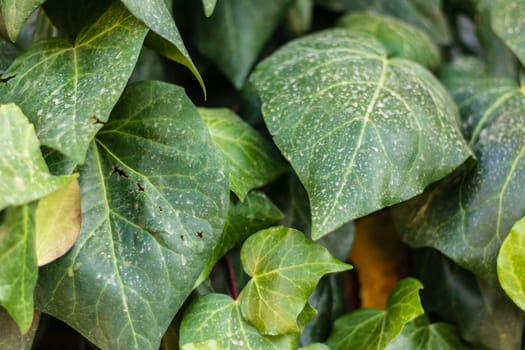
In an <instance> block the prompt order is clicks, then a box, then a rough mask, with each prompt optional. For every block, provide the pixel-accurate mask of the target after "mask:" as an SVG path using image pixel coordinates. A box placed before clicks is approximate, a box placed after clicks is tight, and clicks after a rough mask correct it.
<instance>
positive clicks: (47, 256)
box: [35, 180, 82, 266]
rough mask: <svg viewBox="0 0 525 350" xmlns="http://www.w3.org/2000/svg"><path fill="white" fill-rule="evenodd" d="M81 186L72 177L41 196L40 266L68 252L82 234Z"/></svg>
mask: <svg viewBox="0 0 525 350" xmlns="http://www.w3.org/2000/svg"><path fill="white" fill-rule="evenodd" d="M81 217H82V215H81V208H80V187H79V185H78V181H77V180H73V181H71V182H70V183H69V184H67V185H65V186H63V187H62V188H60V189H58V190H57V191H55V192H52V193H50V194H49V195H47V196H46V197H44V198H42V199H40V201H39V202H38V206H37V209H36V213H35V223H36V233H35V236H36V238H35V240H36V244H35V245H36V256H37V258H38V259H37V260H38V266H42V265H45V264H48V263H50V262H51V261H53V260H56V259H58V258H59V257H61V256H62V255H64V254H66V253H67V251H68V250H69V249H71V247H72V246H73V244H75V242H76V240H77V238H78V235H79V234H80V224H81V221H82V219H81Z"/></svg>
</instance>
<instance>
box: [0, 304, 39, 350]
mask: <svg viewBox="0 0 525 350" xmlns="http://www.w3.org/2000/svg"><path fill="white" fill-rule="evenodd" d="M39 321H40V312H38V311H35V313H34V317H33V323H32V324H31V327H30V328H29V330H28V331H27V333H25V334H22V333H20V330H19V329H18V326H17V325H16V322H15V321H14V320H13V319H12V318H11V317H10V316H9V314H8V313H7V312H6V311H5V310H4V309H2V308H0V328H1V329H2V332H1V333H0V349H2V350H31V348H32V344H33V340H34V338H35V334H36V331H37V329H38V324H39Z"/></svg>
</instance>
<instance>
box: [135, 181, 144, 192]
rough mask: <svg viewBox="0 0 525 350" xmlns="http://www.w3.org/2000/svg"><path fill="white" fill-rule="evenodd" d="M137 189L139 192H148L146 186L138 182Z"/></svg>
mask: <svg viewBox="0 0 525 350" xmlns="http://www.w3.org/2000/svg"><path fill="white" fill-rule="evenodd" d="M137 188H138V191H139V192H146V189H145V188H144V186H142V185H141V184H140V183H138V182H137Z"/></svg>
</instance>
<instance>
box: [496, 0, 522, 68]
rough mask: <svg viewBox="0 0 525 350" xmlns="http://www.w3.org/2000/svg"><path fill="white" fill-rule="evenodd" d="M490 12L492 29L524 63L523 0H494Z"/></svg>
mask: <svg viewBox="0 0 525 350" xmlns="http://www.w3.org/2000/svg"><path fill="white" fill-rule="evenodd" d="M490 12H491V13H490V14H491V23H492V29H493V30H494V32H495V33H496V34H497V35H498V36H499V37H500V38H501V39H502V40H503V41H504V42H505V44H507V46H508V47H510V49H511V50H512V51H513V52H514V53H515V54H516V56H518V59H519V60H520V61H521V64H524V65H525V41H524V40H523V37H524V35H525V19H524V18H523V13H524V12H525V1H523V0H495V1H493V2H492V7H491V11H490Z"/></svg>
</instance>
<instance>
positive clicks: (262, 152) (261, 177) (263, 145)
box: [199, 108, 286, 201]
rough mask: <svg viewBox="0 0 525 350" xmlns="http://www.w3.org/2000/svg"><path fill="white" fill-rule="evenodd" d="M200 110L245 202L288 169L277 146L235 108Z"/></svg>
mask: <svg viewBox="0 0 525 350" xmlns="http://www.w3.org/2000/svg"><path fill="white" fill-rule="evenodd" d="M199 112H200V114H201V116H202V118H203V119H204V122H205V123H206V126H207V127H208V131H209V132H210V134H211V138H212V140H213V142H214V143H215V144H216V145H217V147H218V148H219V150H220V151H221V154H222V155H223V157H224V160H225V162H226V164H227V168H228V171H229V178H230V189H231V190H232V191H233V193H235V194H236V195H237V196H238V197H239V199H240V200H241V201H243V200H244V197H245V196H246V194H247V193H248V192H249V191H250V190H252V189H254V188H258V187H261V186H263V185H266V184H267V183H269V182H270V181H272V180H274V179H275V178H276V177H277V176H279V175H280V174H281V173H282V172H283V171H284V170H285V169H286V164H285V163H284V162H283V161H282V157H280V155H279V153H278V151H277V150H276V149H275V147H273V145H272V144H270V143H269V142H268V141H267V140H266V139H265V138H263V137H262V136H261V135H260V134H259V133H258V132H257V131H255V129H253V128H252V127H251V126H250V125H249V124H248V123H246V122H244V121H243V120H242V119H241V118H239V116H237V115H236V114H235V113H234V112H232V111H231V110H229V109H225V108H220V109H219V108H218V109H208V108H200V109H199Z"/></svg>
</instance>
